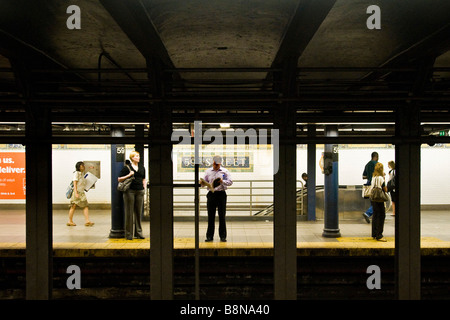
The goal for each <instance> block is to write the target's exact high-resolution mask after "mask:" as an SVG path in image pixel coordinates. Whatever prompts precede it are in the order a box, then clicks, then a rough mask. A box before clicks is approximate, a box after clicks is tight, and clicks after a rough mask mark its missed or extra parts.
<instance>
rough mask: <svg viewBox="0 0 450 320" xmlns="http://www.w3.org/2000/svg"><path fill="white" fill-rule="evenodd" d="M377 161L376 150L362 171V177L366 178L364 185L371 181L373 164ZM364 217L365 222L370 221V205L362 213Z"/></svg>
mask: <svg viewBox="0 0 450 320" xmlns="http://www.w3.org/2000/svg"><path fill="white" fill-rule="evenodd" d="M377 162H378V152H372V159H371V160H370V161H369V162H367V164H366V166H365V167H364V171H363V174H362V175H363V179H367V182H366V184H365V185H366V186H370V184H371V182H372V175H373V171H374V169H375V165H376V164H377ZM362 215H363V217H364V219H365V220H366V222H367V223H370V217H371V216H372V215H373V207H372V205H371V206H370V207H369V209H367V211H366V212H364V213H363V214H362Z"/></svg>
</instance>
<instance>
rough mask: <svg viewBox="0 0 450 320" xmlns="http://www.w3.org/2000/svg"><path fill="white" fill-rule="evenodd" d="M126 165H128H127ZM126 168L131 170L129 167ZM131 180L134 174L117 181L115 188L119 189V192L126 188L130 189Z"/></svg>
mask: <svg viewBox="0 0 450 320" xmlns="http://www.w3.org/2000/svg"><path fill="white" fill-rule="evenodd" d="M127 167H128V165H127ZM128 169H129V170H130V172H131V169H130V167H128ZM133 180H134V176H131V177H129V178H127V179H125V180H123V181H122V182H119V184H118V185H117V190H119V191H121V192H125V191H127V190H128V189H130V186H131V182H133Z"/></svg>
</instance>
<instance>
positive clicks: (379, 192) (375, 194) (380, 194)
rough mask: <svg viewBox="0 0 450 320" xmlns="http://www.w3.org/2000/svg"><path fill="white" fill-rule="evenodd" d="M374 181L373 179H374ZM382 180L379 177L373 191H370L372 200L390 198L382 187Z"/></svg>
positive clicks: (383, 200)
mask: <svg viewBox="0 0 450 320" xmlns="http://www.w3.org/2000/svg"><path fill="white" fill-rule="evenodd" d="M372 181H373V180H372ZM381 185H382V183H381V181H380V179H379V178H378V177H377V179H376V181H375V183H374V186H373V188H372V191H371V193H370V201H373V202H386V201H388V200H389V196H388V195H387V194H386V192H384V190H383V189H382V188H381Z"/></svg>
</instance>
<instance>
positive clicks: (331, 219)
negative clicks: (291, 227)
mask: <svg viewBox="0 0 450 320" xmlns="http://www.w3.org/2000/svg"><path fill="white" fill-rule="evenodd" d="M325 135H326V136H328V137H337V135H338V129H337V126H328V127H327V128H326V129H325ZM338 160H339V157H338V146H337V145H332V144H326V145H325V152H324V174H325V181H324V187H325V193H324V207H325V212H324V229H323V233H322V236H323V237H326V238H338V237H340V236H341V233H340V230H339V207H338V196H339V176H338V170H339V166H338Z"/></svg>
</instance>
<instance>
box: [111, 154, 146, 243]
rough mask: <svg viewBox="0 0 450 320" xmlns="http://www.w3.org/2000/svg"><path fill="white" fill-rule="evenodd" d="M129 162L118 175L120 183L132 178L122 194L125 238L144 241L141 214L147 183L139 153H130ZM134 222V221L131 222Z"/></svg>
mask: <svg viewBox="0 0 450 320" xmlns="http://www.w3.org/2000/svg"><path fill="white" fill-rule="evenodd" d="M130 160H131V163H130V161H129V160H127V161H126V165H125V166H124V167H123V168H122V170H121V171H120V173H119V178H118V181H119V182H122V181H124V180H126V179H128V178H131V177H134V179H133V180H132V182H131V184H130V188H129V189H128V190H127V191H124V192H123V202H124V207H125V238H126V239H127V240H133V225H134V237H135V238H138V239H145V237H144V236H143V235H142V226H141V213H142V208H143V205H144V195H145V188H146V186H147V182H146V180H145V168H144V166H143V165H142V164H140V163H139V161H140V155H139V152H137V151H133V152H131V153H130ZM133 220H134V221H133Z"/></svg>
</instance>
